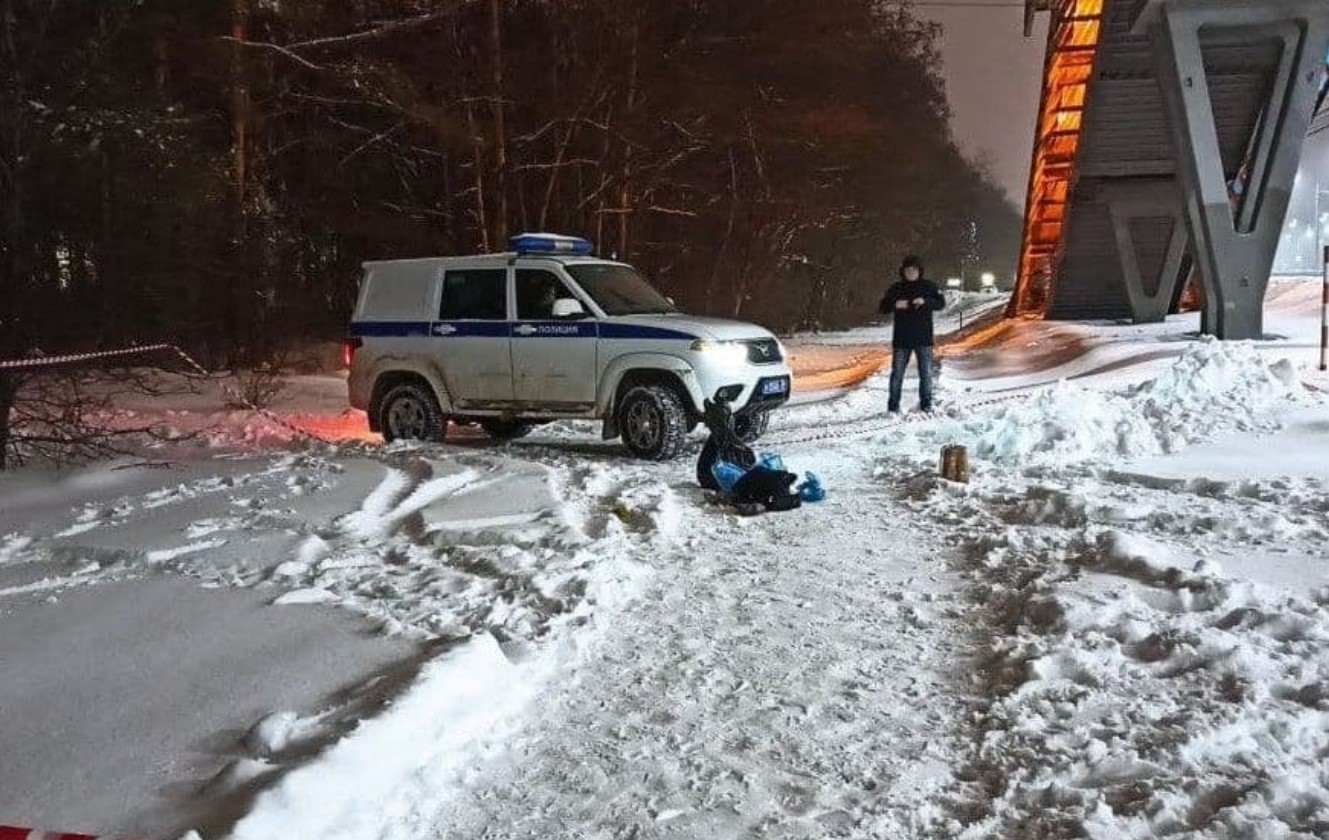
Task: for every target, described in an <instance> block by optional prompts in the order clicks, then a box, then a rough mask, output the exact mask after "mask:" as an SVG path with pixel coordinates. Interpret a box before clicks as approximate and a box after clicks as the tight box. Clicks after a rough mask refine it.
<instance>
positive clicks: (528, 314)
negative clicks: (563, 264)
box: [517, 268, 575, 321]
mask: <svg viewBox="0 0 1329 840" xmlns="http://www.w3.org/2000/svg"><path fill="white" fill-rule="evenodd" d="M570 297H575V295H573V294H572V292H571V290H569V289H568V287H567V284H565V283H564V282H563V281H562V279H560V278H559V276H558V275H557V274H555V273H553V272H552V271H543V270H541V269H537V268H519V269H517V320H518V321H552V320H555V319H554V301H556V300H558V299H559V298H570Z"/></svg>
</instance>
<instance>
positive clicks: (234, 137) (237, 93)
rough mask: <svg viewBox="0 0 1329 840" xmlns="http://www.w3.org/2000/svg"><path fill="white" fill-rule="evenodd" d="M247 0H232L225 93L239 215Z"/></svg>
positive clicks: (244, 168) (245, 136)
mask: <svg viewBox="0 0 1329 840" xmlns="http://www.w3.org/2000/svg"><path fill="white" fill-rule="evenodd" d="M246 3H247V0H231V38H233V39H234V40H233V41H232V42H231V79H230V90H229V91H228V92H227V98H228V101H229V108H230V112H231V113H230V116H231V178H232V188H233V189H234V190H235V203H236V206H237V207H238V208H240V210H241V212H242V213H243V211H244V204H245V181H246V178H247V177H248V163H249V161H248V159H247V157H246V146H247V144H248V140H249V122H248V116H249V91H248V89H247V88H246V87H245V69H244V47H243V46H241V45H242V44H243V42H244V41H245V40H246V30H247V28H248V27H247V23H248V18H249V12H248V9H247V8H246Z"/></svg>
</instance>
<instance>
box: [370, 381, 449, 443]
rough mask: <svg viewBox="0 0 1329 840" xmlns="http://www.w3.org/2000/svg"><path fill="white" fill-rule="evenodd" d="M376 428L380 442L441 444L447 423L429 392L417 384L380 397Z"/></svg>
mask: <svg viewBox="0 0 1329 840" xmlns="http://www.w3.org/2000/svg"><path fill="white" fill-rule="evenodd" d="M379 427H380V428H381V429H382V430H383V439H384V440H385V441H387V442H388V443H392V442H393V441H394V440H425V441H432V442H434V443H442V442H443V437H444V435H445V434H446V433H447V427H448V421H447V418H446V417H444V416H443V412H442V410H440V409H439V407H438V400H436V399H435V398H434V395H433V394H432V393H430V391H429V389H428V388H426V387H425V386H424V385H421V384H420V383H417V382H406V383H403V384H401V385H397V386H395V387H393V388H392V389H391V390H389V391H388V392H387V394H385V395H384V396H383V402H382V403H381V404H380V408H379Z"/></svg>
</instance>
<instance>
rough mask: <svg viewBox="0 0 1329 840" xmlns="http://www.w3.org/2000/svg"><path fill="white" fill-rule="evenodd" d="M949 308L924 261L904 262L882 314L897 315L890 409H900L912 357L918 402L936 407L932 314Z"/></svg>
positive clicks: (926, 408) (884, 300)
mask: <svg viewBox="0 0 1329 840" xmlns="http://www.w3.org/2000/svg"><path fill="white" fill-rule="evenodd" d="M945 307H946V298H945V297H943V296H942V294H941V289H938V288H937V286H936V284H935V283H933V282H932V281H931V280H925V279H924V278H923V263H922V262H921V261H920V260H919V259H918V257H915V256H908V257H905V258H904V262H902V263H901V264H900V279H899V280H898V281H896V282H895V283H894V284H893V285H892V286H891V287H890V288H889V289H887V290H886V297H884V298H882V300H881V314H883V315H890V314H894V315H895V330H894V335H893V337H892V339H891V348H892V350H893V351H894V352H893V354H892V358H891V396H890V404H889V406H888V410H889V411H890V412H891V413H892V414H896V413H899V411H900V392H901V391H902V390H903V389H904V374H905V370H906V369H907V368H908V367H909V357H910V356H911V355H912V356H914V357H915V358H917V360H918V401H919V407H920V408H921V409H922V410H923V411H931V410H932V361H933V360H932V344H933V336H932V313H933V312H939V311H941V310H942V309H944V308H945Z"/></svg>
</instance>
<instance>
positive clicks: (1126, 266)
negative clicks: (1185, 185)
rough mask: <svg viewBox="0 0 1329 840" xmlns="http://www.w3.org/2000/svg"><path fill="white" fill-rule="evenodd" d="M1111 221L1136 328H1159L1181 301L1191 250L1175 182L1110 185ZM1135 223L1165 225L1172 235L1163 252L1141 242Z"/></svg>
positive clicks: (1106, 196) (1106, 194) (1105, 197)
mask: <svg viewBox="0 0 1329 840" xmlns="http://www.w3.org/2000/svg"><path fill="white" fill-rule="evenodd" d="M1102 193H1103V200H1104V201H1105V202H1106V203H1107V207H1108V214H1109V216H1110V218H1111V220H1112V235H1113V238H1114V239H1115V241H1116V246H1117V256H1118V258H1119V259H1120V261H1121V274H1122V279H1123V280H1124V281H1125V285H1126V296H1127V298H1128V300H1129V301H1130V307H1131V317H1132V320H1134V322H1135V323H1137V324H1155V323H1158V322H1160V321H1162V320H1163V319H1164V318H1166V317H1167V315H1168V312H1169V311H1170V310H1171V309H1172V304H1173V301H1175V300H1176V299H1177V293H1178V285H1179V284H1182V283H1184V282H1185V281H1186V276H1185V274H1184V273H1183V272H1184V270H1185V269H1187V268H1188V267H1189V266H1188V265H1187V264H1186V263H1187V261H1186V253H1187V248H1188V247H1189V246H1190V236H1189V231H1188V230H1187V227H1186V214H1185V213H1184V212H1183V208H1182V205H1181V201H1180V200H1179V198H1178V196H1177V188H1176V184H1175V183H1173V182H1172V181H1161V180H1139V181H1119V182H1114V183H1109V184H1106V185H1104V186H1103V188H1102ZM1136 222H1146V223H1150V224H1149V226H1150V227H1153V226H1156V225H1157V224H1159V223H1164V222H1165V223H1166V224H1167V225H1168V227H1169V229H1170V234H1169V236H1168V238H1167V242H1166V244H1165V245H1164V246H1163V248H1162V249H1161V250H1160V249H1157V248H1155V249H1154V250H1153V251H1150V250H1149V249H1146V248H1144V247H1141V246H1142V243H1140V242H1137V241H1136V240H1137V237H1136V225H1135V223H1136Z"/></svg>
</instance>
